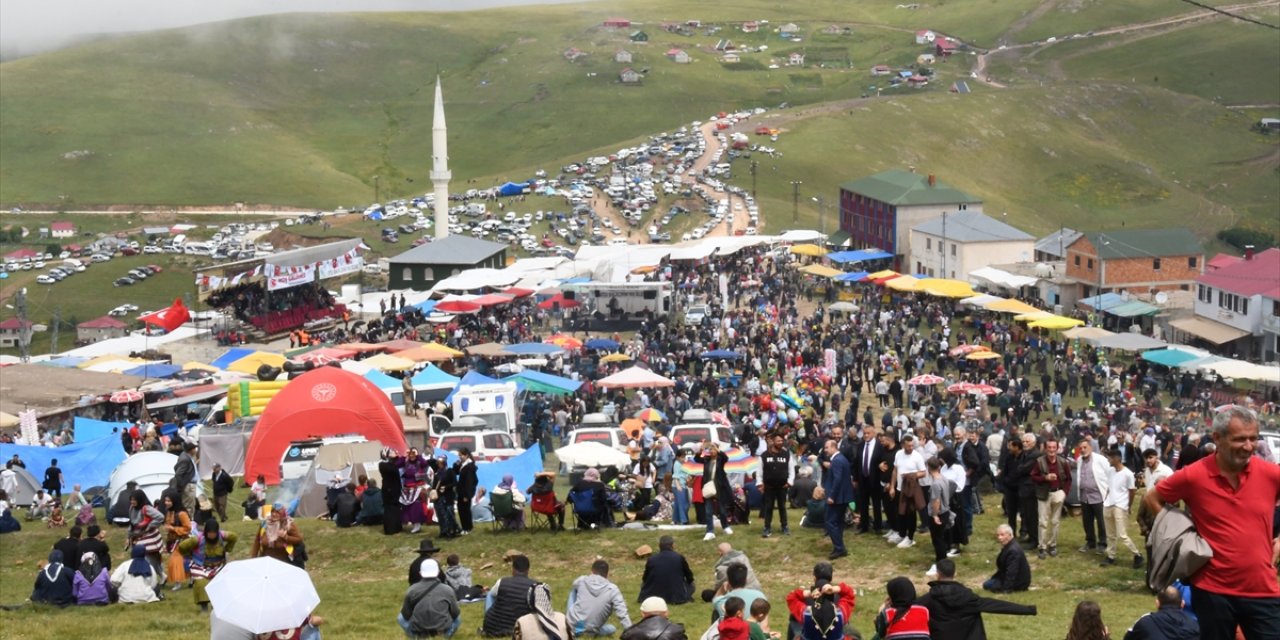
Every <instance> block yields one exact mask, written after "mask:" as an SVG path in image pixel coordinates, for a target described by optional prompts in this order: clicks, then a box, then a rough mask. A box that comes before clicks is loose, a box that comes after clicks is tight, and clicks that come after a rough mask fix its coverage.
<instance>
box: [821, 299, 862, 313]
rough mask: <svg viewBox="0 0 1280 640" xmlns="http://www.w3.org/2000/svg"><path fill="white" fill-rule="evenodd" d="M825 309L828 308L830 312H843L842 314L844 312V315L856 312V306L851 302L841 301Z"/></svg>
mask: <svg viewBox="0 0 1280 640" xmlns="http://www.w3.org/2000/svg"><path fill="white" fill-rule="evenodd" d="M827 308H828V309H830V310H832V311H843V312H845V313H851V312H854V311H857V310H858V305H856V304H854V303H852V302H843V301H842V302H837V303H835V304H833V305H831V306H829V307H827Z"/></svg>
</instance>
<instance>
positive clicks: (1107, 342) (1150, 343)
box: [1090, 332, 1169, 351]
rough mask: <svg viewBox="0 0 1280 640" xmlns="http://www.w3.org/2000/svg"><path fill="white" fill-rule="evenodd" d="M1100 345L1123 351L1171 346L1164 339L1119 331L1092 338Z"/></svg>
mask: <svg viewBox="0 0 1280 640" xmlns="http://www.w3.org/2000/svg"><path fill="white" fill-rule="evenodd" d="M1090 342H1093V343H1094V344H1096V345H1098V346H1099V347H1106V348H1108V349H1119V350H1121V351H1145V350H1147V349H1160V348H1163V347H1167V346H1169V343H1167V342H1165V341H1164V340H1157V339H1155V338H1152V337H1149V336H1144V335H1142V334H1141V333H1132V332H1126V333H1117V334H1115V335H1112V336H1103V337H1101V338H1095V339H1093V340H1090Z"/></svg>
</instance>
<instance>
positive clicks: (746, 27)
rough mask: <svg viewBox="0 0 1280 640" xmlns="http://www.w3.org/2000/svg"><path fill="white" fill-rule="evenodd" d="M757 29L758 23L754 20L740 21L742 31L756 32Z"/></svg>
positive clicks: (758, 28)
mask: <svg viewBox="0 0 1280 640" xmlns="http://www.w3.org/2000/svg"><path fill="white" fill-rule="evenodd" d="M759 30H760V23H759V22H756V21H755V20H748V21H746V22H744V23H742V32H743V33H756V32H757V31H759Z"/></svg>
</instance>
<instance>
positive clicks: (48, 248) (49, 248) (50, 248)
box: [44, 242, 62, 256]
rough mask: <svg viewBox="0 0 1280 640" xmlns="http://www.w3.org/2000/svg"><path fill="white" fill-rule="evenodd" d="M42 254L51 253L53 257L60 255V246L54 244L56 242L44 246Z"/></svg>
mask: <svg viewBox="0 0 1280 640" xmlns="http://www.w3.org/2000/svg"><path fill="white" fill-rule="evenodd" d="M44 252H45V253H51V254H53V255H55V256H56V255H58V254H59V253H62V245H60V244H58V243H56V242H50V243H49V244H46V245H45V246H44Z"/></svg>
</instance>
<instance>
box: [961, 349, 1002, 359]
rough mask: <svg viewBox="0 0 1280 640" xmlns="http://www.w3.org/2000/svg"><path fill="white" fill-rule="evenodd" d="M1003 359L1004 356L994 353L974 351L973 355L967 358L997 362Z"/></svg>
mask: <svg viewBox="0 0 1280 640" xmlns="http://www.w3.org/2000/svg"><path fill="white" fill-rule="evenodd" d="M1003 357H1004V356H1002V355H1000V354H998V353H995V352H992V351H974V352H973V353H971V354H969V355H967V356H965V358H966V359H968V360H997V359H1000V358H1003Z"/></svg>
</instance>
